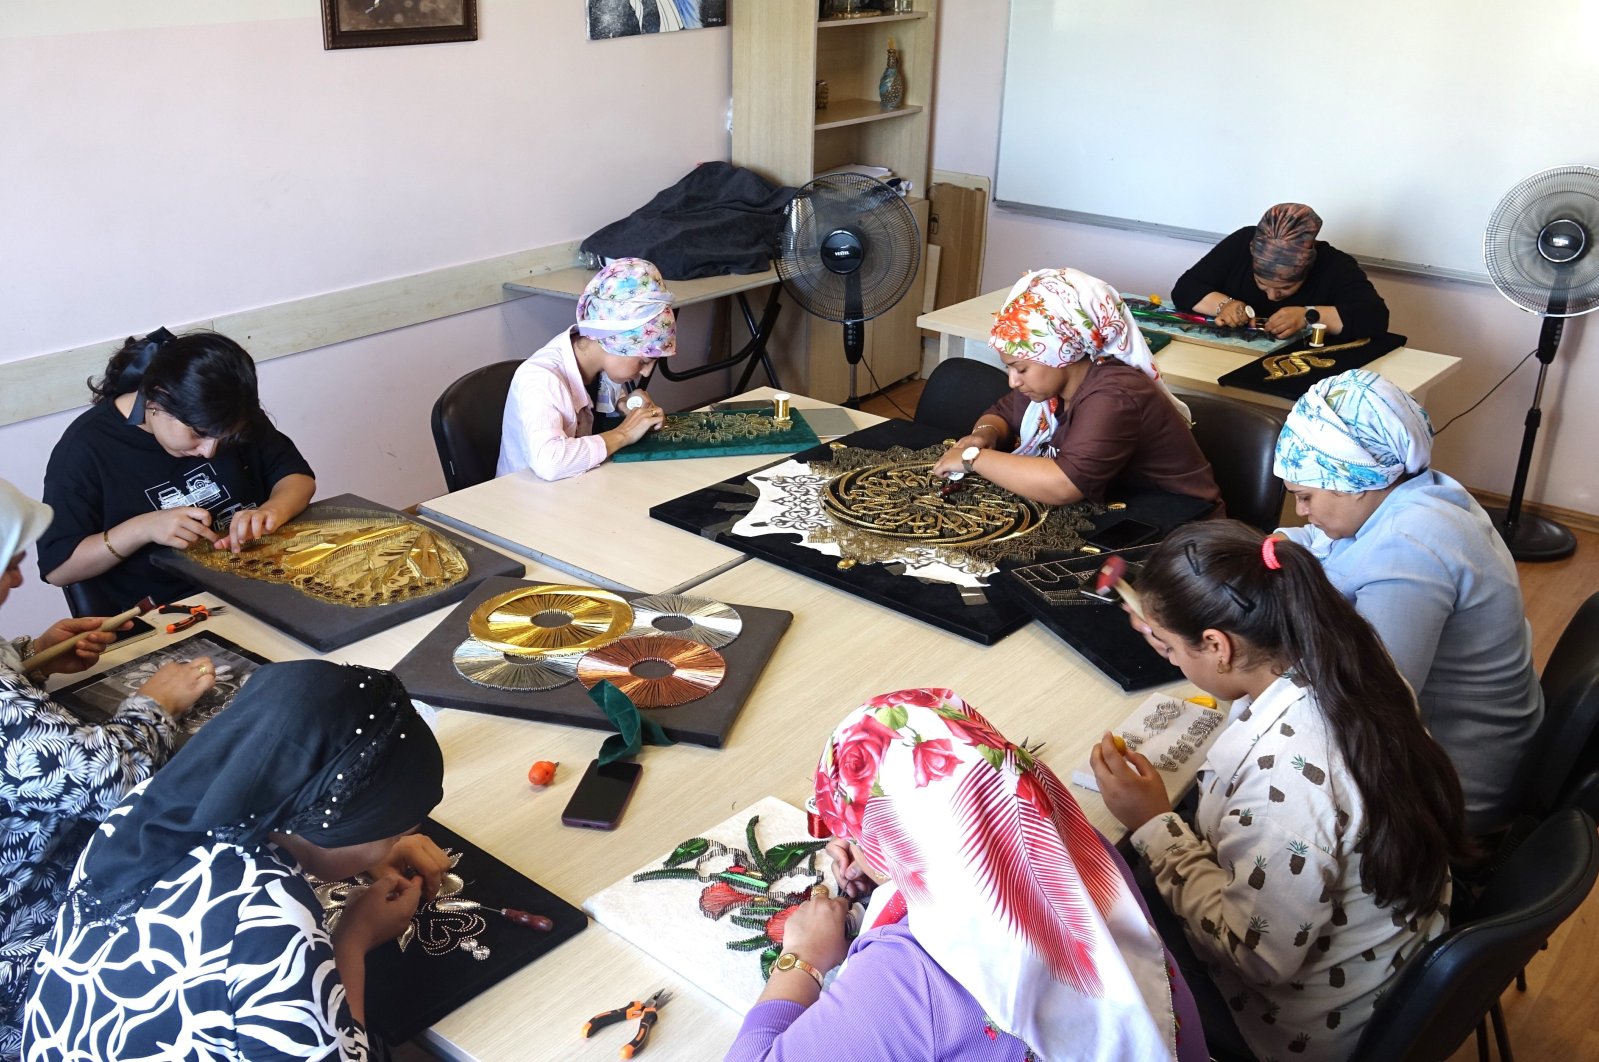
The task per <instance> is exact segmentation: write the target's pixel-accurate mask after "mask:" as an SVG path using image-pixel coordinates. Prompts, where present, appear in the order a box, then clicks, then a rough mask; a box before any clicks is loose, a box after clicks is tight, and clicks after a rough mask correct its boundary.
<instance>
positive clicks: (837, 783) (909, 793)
mask: <svg viewBox="0 0 1599 1062" xmlns="http://www.w3.org/2000/svg"><path fill="white" fill-rule="evenodd" d="M816 801H817V805H818V810H819V811H820V813H821V816H822V818H823V819H824V821H826V823H827V825H828V828H829V829H831V830H832V831H833V833H834V835H835V838H836V839H835V840H834V841H833V843H832V844H830V845H829V846H828V852H829V854H830V855H832V857H833V860H834V864H833V866H834V873H835V876H836V877H837V878H838V880H839V882H840V883H841V889H842V891H843V893H844V896H845V897H847V898H848V899H828V898H821V897H818V898H813V899H811V900H809V901H807V902H806V903H804V904H802V905H801V906H800V907H799V909H798V910H797V911H795V913H794V914H793V916H792V917H790V918H789V920H788V922H787V923H786V924H785V926H784V929H783V940H782V947H783V948H784V949H785V950H784V953H783V955H781V956H780V957H779V958H778V960H777V962H776V963H775V964H774V966H773V969H772V975H771V979H770V980H769V981H768V982H767V987H766V991H765V992H763V993H762V995H761V998H760V1000H759V1001H758V1002H757V1003H756V1005H755V1006H754V1008H752V1009H751V1010H750V1012H749V1014H748V1015H747V1016H746V1017H745V1019H744V1026H743V1028H742V1029H741V1030H740V1031H739V1036H738V1039H737V1040H736V1041H735V1042H734V1044H733V1047H732V1048H731V1050H730V1051H729V1052H728V1054H727V1059H726V1062H782V1060H800V1059H805V1060H809V1059H818V1058H826V1059H828V1060H829V1062H851V1060H860V1062H868V1060H870V1062H881V1060H882V1059H886V1058H892V1059H894V1060H895V1062H917V1060H922V1059H926V1060H932V1059H938V1060H940V1062H967V1060H971V1062H979V1060H980V1062H1024V1060H1025V1062H1037V1060H1046V1059H1047V1060H1051V1062H1053V1060H1058V1059H1104V1060H1112V1059H1115V1060H1121V1059H1130V1058H1136V1059H1170V1058H1173V1057H1176V1058H1180V1059H1183V1060H1185V1062H1187V1060H1191V1059H1192V1060H1199V1059H1205V1058H1207V1057H1208V1054H1207V1052H1206V1049H1205V1041H1204V1036H1203V1034H1202V1033H1201V1032H1200V1027H1199V1020H1198V1017H1197V1014H1196V1012H1195V1010H1194V1007H1193V999H1192V996H1191V995H1190V994H1189V993H1188V990H1187V987H1186V986H1185V985H1184V984H1183V982H1182V980H1181V978H1180V977H1178V976H1177V975H1175V974H1174V973H1173V972H1172V966H1171V962H1170V960H1169V958H1168V956H1167V954H1166V951H1165V949H1164V947H1163V946H1162V945H1161V942H1160V939H1159V937H1158V936H1157V935H1156V933H1155V931H1154V930H1153V929H1152V928H1151V927H1150V922H1149V916H1148V912H1147V911H1146V910H1145V908H1144V907H1143V906H1142V901H1141V900H1140V899H1139V898H1138V894H1137V892H1136V890H1134V889H1133V888H1132V887H1131V886H1130V885H1129V879H1128V873H1127V868H1126V865H1125V864H1123V863H1122V862H1121V859H1120V858H1119V857H1118V856H1117V855H1116V853H1115V851H1114V850H1113V849H1112V848H1111V847H1110V846H1109V845H1108V844H1107V843H1106V842H1105V839H1104V838H1103V837H1101V836H1100V835H1099V834H1098V833H1097V832H1095V830H1094V828H1093V827H1092V826H1091V825H1089V823H1088V821H1087V819H1086V818H1084V816H1083V812H1082V809H1080V808H1079V807H1078V806H1077V803H1076V801H1075V800H1073V799H1072V797H1071V795H1070V794H1069V793H1068V792H1067V791H1066V788H1065V787H1064V786H1063V785H1062V784H1061V783H1060V780H1059V779H1057V778H1056V777H1055V775H1054V774H1053V773H1052V772H1051V771H1050V770H1049V768H1048V767H1046V766H1044V765H1043V764H1042V763H1041V762H1039V761H1038V760H1036V759H1035V758H1034V757H1033V756H1032V755H1031V754H1030V753H1029V752H1027V751H1026V750H1025V749H1022V748H1019V747H1017V746H1016V745H1013V744H1011V743H1010V742H1008V741H1006V740H1005V738H1004V737H1003V736H1002V735H1001V734H1000V733H999V732H998V731H997V730H995V729H994V728H993V726H991V725H990V724H989V722H988V721H987V720H986V719H984V718H983V717H982V716H981V715H979V714H978V713H977V712H976V710H974V709H973V708H971V707H970V706H968V705H967V704H966V703H965V702H964V701H962V700H961V699H960V698H959V697H957V696H956V695H955V694H954V693H952V692H951V691H949V690H903V691H900V692H898V693H889V694H884V695H883V696H881V697H877V698H874V699H873V700H872V701H870V702H868V703H867V704H866V705H864V706H862V707H861V708H859V709H857V710H856V711H854V712H852V713H850V715H849V716H848V717H847V718H845V720H844V721H843V722H842V723H841V724H839V726H838V728H837V729H836V730H834V731H833V735H832V737H831V739H830V740H829V741H828V743H827V746H826V747H825V748H824V749H823V751H822V759H821V763H820V765H819V766H818V768H817V773H816ZM868 894H869V896H870V899H869V902H868V903H867V908H866V915H865V918H864V921H863V926H864V929H863V932H862V933H861V935H860V936H859V937H857V938H856V939H855V941H854V943H853V944H846V941H845V930H844V920H845V913H846V907H847V905H848V901H849V900H850V899H866V898H867V896H868ZM840 962H843V966H842V968H841V969H840V970H839V972H838V975H837V977H836V978H835V979H834V980H833V981H832V982H830V983H829V985H828V987H827V990H826V991H823V990H822V982H823V975H824V974H826V973H827V971H828V970H830V969H832V968H833V967H834V966H837V965H838V964H839V963H840ZM841 1030H843V1032H842V1033H841Z"/></svg>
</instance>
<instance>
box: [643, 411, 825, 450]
mask: <svg viewBox="0 0 1599 1062" xmlns="http://www.w3.org/2000/svg"><path fill="white" fill-rule="evenodd" d="M793 426H794V422H793V421H781V422H780V421H776V420H773V419H772V418H771V417H763V416H761V415H760V414H759V413H673V414H670V415H669V416H668V417H667V418H666V423H664V424H662V425H661V429H660V431H658V432H656V435H655V437H656V438H657V439H659V440H660V441H661V442H677V443H728V442H737V441H738V440H741V439H760V438H764V437H765V436H767V435H776V434H778V433H780V432H785V431H788V430H789V429H790V428H792V427H793Z"/></svg>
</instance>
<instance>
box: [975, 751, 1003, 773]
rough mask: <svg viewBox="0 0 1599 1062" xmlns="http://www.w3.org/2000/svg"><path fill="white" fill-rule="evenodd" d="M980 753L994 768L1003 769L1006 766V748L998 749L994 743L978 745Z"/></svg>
mask: <svg viewBox="0 0 1599 1062" xmlns="http://www.w3.org/2000/svg"><path fill="white" fill-rule="evenodd" d="M977 751H978V753H979V754H980V755H981V756H982V757H983V759H985V760H987V761H988V762H989V765H990V766H992V767H993V768H994V770H996V771H998V770H1002V769H1003V768H1004V766H1005V750H1004V749H996V748H994V747H993V746H992V745H979V746H977Z"/></svg>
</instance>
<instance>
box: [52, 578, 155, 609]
mask: <svg viewBox="0 0 1599 1062" xmlns="http://www.w3.org/2000/svg"><path fill="white" fill-rule="evenodd" d="M61 592H62V593H63V594H66V595H67V611H68V612H70V613H72V615H73V616H115V615H116V614H117V613H118V612H121V611H122V610H123V609H126V608H131V607H132V606H133V605H134V604H135V602H133V601H129V602H128V603H127V604H126V605H118V604H116V603H115V602H113V601H108V600H105V599H104V597H103V595H101V594H99V593H97V592H96V591H95V590H94V589H92V588H91V587H90V585H89V584H88V583H68V584H67V585H66V586H63V587H62V588H61ZM164 603H165V602H163V604H164Z"/></svg>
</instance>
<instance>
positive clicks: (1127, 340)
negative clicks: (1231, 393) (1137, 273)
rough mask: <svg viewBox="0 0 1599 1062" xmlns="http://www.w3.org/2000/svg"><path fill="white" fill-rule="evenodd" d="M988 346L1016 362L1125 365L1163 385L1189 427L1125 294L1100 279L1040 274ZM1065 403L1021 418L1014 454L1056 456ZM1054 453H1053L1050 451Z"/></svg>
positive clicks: (1012, 304) (1017, 292)
mask: <svg viewBox="0 0 1599 1062" xmlns="http://www.w3.org/2000/svg"><path fill="white" fill-rule="evenodd" d="M988 345H989V346H990V347H992V348H993V349H994V350H996V351H998V352H999V353H1001V354H1008V355H1009V356H1011V357H1013V358H1022V359H1025V360H1027V361H1036V362H1038V363H1039V364H1040V365H1047V366H1049V367H1050V368H1055V369H1063V368H1065V367H1066V366H1068V365H1070V364H1071V363H1072V362H1075V361H1081V360H1082V359H1083V358H1092V359H1093V360H1095V361H1111V360H1115V361H1120V362H1123V363H1124V364H1127V365H1131V366H1132V367H1133V368H1135V369H1137V370H1139V371H1140V372H1142V373H1143V374H1144V375H1145V376H1148V377H1149V378H1150V379H1151V380H1154V381H1155V382H1156V383H1157V384H1159V385H1160V389H1161V390H1162V391H1164V392H1165V394H1166V397H1167V398H1169V399H1171V402H1172V405H1174V406H1176V407H1177V411H1178V412H1179V413H1181V414H1182V416H1183V421H1184V422H1185V423H1190V422H1192V421H1193V417H1192V416H1190V415H1189V412H1188V407H1187V406H1186V405H1184V404H1183V403H1182V402H1180V401H1178V400H1177V396H1175V395H1173V394H1172V393H1171V390H1170V389H1169V388H1168V387H1167V386H1166V385H1165V383H1163V382H1162V381H1161V379H1160V373H1159V372H1157V371H1156V369H1155V356H1154V355H1153V354H1152V353H1150V350H1149V343H1148V342H1147V341H1146V340H1145V339H1144V334H1143V333H1142V332H1140V331H1139V330H1138V323H1137V321H1135V320H1134V318H1133V315H1132V311H1130V310H1129V309H1128V308H1127V304H1126V302H1124V301H1123V300H1122V297H1121V294H1120V293H1119V292H1117V290H1116V289H1115V288H1113V287H1111V286H1110V285H1109V284H1107V283H1105V282H1104V281H1103V280H1100V279H1099V278H1098V277H1091V276H1089V275H1088V274H1087V273H1084V272H1081V271H1079V270H1076V269H1039V270H1035V271H1033V272H1031V273H1027V274H1025V275H1024V276H1023V277H1022V279H1020V280H1018V281H1017V282H1016V286H1015V287H1013V288H1011V289H1010V294H1009V295H1007V296H1005V305H1004V306H1003V307H1002V308H1001V309H1000V311H999V313H997V314H996V315H995V316H994V325H993V327H992V328H991V329H990V330H989V333H988ZM1057 406H1058V399H1050V400H1049V401H1047V402H1034V403H1033V404H1032V405H1031V406H1029V407H1028V410H1027V412H1026V413H1024V414H1023V415H1022V427H1021V431H1019V432H1018V433H1017V435H1018V440H1019V441H1018V445H1017V447H1016V450H1015V452H1016V453H1019V454H1025V455H1041V456H1046V457H1052V456H1054V453H1053V449H1052V448H1050V447H1049V440H1050V439H1051V438H1053V436H1054V434H1055V428H1056V424H1057V414H1058V412H1059V410H1058V408H1057ZM1046 451H1047V452H1046Z"/></svg>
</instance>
